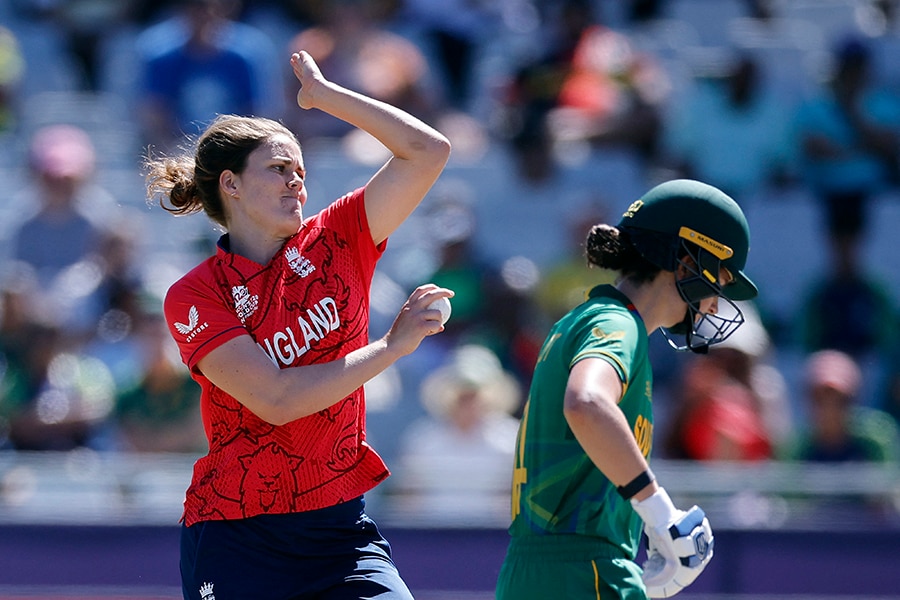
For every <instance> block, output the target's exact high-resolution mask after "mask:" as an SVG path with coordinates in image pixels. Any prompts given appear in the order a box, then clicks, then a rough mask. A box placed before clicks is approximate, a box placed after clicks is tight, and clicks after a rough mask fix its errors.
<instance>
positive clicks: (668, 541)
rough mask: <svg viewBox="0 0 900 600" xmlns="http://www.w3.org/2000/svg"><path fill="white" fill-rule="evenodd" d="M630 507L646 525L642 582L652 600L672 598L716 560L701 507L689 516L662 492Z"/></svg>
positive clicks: (707, 523) (688, 513) (706, 520)
mask: <svg viewBox="0 0 900 600" xmlns="http://www.w3.org/2000/svg"><path fill="white" fill-rule="evenodd" d="M631 505H632V506H633V507H634V510H635V511H636V512H637V514H638V515H639V516H640V517H641V519H643V521H644V532H645V533H646V534H647V542H648V548H647V561H646V562H645V563H644V565H643V569H644V573H643V575H642V577H641V578H642V579H643V581H644V585H645V586H646V587H647V595H648V596H649V597H650V598H669V597H671V596H674V595H675V594H677V593H678V592H680V591H681V590H683V589H684V588H686V587H687V586H689V585H690V584H691V583H693V581H694V580H695V579H697V577H698V576H699V575H700V573H702V572H703V569H705V568H706V565H708V564H709V561H710V560H712V557H713V534H712V529H711V528H710V526H709V519H707V518H706V514H705V513H704V512H703V510H702V509H701V508H700V507H698V506H696V505H695V506H693V507H692V508H691V509H690V510H688V511H687V512H685V511H682V510H678V509H677V508H675V506H674V505H673V504H672V500H671V499H670V498H669V494H668V493H666V491H665V490H664V489H663V488H659V489H658V490H657V491H656V492H655V493H654V494H653V495H652V496H650V497H649V498H646V499H645V500H642V501H640V502H638V501H636V500H634V499H633V498H632V500H631Z"/></svg>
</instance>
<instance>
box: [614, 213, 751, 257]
mask: <svg viewBox="0 0 900 600" xmlns="http://www.w3.org/2000/svg"><path fill="white" fill-rule="evenodd" d="M632 206H634V205H632ZM629 210H631V209H629ZM678 237H680V238H683V239H685V240H687V241H689V242H692V243H694V244H696V245H698V246H700V247H701V248H704V249H705V250H707V251H709V252H710V253H711V254H712V255H713V256H715V257H716V258H718V259H719V260H725V259H727V258H731V257H732V256H733V255H734V250H732V249H731V248H729V247H728V246H726V245H725V244H723V243H721V242H717V241H716V240H714V239H712V238H709V237H706V236H705V235H703V234H702V233H699V232H697V231H694V230H693V229H691V228H690V227H682V228H681V229H679V230H678Z"/></svg>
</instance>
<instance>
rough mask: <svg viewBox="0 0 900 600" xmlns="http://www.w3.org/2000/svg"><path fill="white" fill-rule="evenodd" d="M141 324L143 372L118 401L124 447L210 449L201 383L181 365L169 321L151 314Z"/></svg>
mask: <svg viewBox="0 0 900 600" xmlns="http://www.w3.org/2000/svg"><path fill="white" fill-rule="evenodd" d="M136 329H137V332H136V333H137V339H138V341H139V346H140V351H141V361H140V365H141V367H142V373H141V376H140V377H139V378H138V381H136V382H134V384H133V385H132V386H130V387H129V388H128V389H123V390H120V391H119V393H118V395H117V398H116V406H115V415H114V416H115V422H116V426H117V430H118V434H119V435H120V436H121V438H122V441H121V443H122V446H123V447H124V448H125V449H127V450H131V451H137V452H194V453H197V452H200V451H203V450H205V449H206V438H205V437H204V434H203V425H202V420H201V418H200V387H199V386H198V385H197V384H196V383H195V382H194V380H193V379H191V377H190V374H189V373H188V372H187V371H186V370H185V369H184V368H183V367H182V365H181V363H180V360H179V357H178V348H177V346H176V345H175V343H174V341H173V340H172V338H171V336H169V332H168V329H167V327H166V323H165V320H164V319H163V318H162V315H159V314H147V315H145V316H144V318H143V319H141V320H139V321H138V322H137V324H136Z"/></svg>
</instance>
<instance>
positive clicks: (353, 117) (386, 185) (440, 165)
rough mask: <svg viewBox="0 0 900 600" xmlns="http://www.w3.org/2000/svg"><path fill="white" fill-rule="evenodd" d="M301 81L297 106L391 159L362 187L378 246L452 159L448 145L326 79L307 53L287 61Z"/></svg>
mask: <svg viewBox="0 0 900 600" xmlns="http://www.w3.org/2000/svg"><path fill="white" fill-rule="evenodd" d="M291 66H292V67H293V69H294V75H296V77H297V79H298V80H299V81H300V91H299V92H297V104H299V105H300V107H301V108H303V109H310V108H317V109H319V110H321V111H324V112H326V113H328V114H330V115H332V116H334V117H336V118H338V119H341V120H343V121H346V122H348V123H350V124H351V125H353V126H355V127H358V128H359V129H362V130H363V131H365V132H367V133H369V134H370V135H372V136H373V137H375V138H376V139H377V140H378V141H380V142H381V143H382V144H384V145H385V147H387V149H388V150H389V151H390V152H391V154H392V156H391V158H390V159H388V161H387V162H386V163H385V164H384V166H382V167H381V169H379V171H378V172H377V173H376V174H375V175H374V176H373V177H372V179H371V180H370V181H369V183H368V185H367V186H366V200H365V202H366V216H367V217H368V220H369V228H370V230H371V232H372V239H373V240H374V241H375V243H376V244H379V243H381V242H382V241H384V240H385V239H387V237H388V236H389V235H391V233H393V232H394V230H395V229H397V227H399V226H400V224H401V223H403V221H405V220H406V218H407V217H408V216H409V215H410V214H411V213H412V211H413V210H415V208H416V206H418V205H419V203H420V202H421V201H422V199H423V198H424V197H425V194H426V193H428V190H429V189H431V186H432V185H433V184H434V182H435V181H436V180H437V178H438V176H439V175H440V174H441V171H442V170H443V169H444V166H445V165H446V164H447V159H448V158H449V157H450V142H449V141H448V140H447V138H446V137H444V136H443V135H442V134H441V133H439V132H438V131H436V130H435V129H433V128H432V127H430V126H428V125H426V124H425V123H423V122H422V121H420V120H419V119H417V118H415V117H413V116H412V115H410V114H408V113H406V112H404V111H402V110H400V109H398V108H396V107H394V106H391V105H389V104H386V103H384V102H380V101H378V100H374V99H372V98H369V97H368V96H364V95H362V94H359V93H357V92H354V91H351V90H348V89H346V88H344V87H341V86H339V85H337V84H335V83H332V82H330V81H328V80H327V79H325V77H324V76H323V75H322V73H321V72H320V71H319V68H318V66H317V65H316V63H315V61H313V59H312V57H311V56H310V55H309V54H308V53H306V52H303V51H301V52H299V53H295V54H293V55H292V56H291Z"/></svg>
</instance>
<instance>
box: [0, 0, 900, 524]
mask: <svg viewBox="0 0 900 600" xmlns="http://www.w3.org/2000/svg"><path fill="white" fill-rule="evenodd" d="M898 8H900V2H897V1H896V0H846V1H838V0H832V1H829V2H815V1H808V2H807V1H802V0H655V1H654V0H630V1H628V0H541V1H538V0H498V1H495V2H473V1H471V0H327V1H315V0H291V1H287V0H243V1H241V0H169V1H167V2H166V1H159V0H153V1H150V0H10V1H9V2H5V3H3V6H2V8H0V142H2V146H3V150H2V152H0V170H2V172H3V173H4V174H5V175H6V177H5V181H4V183H5V185H4V190H3V192H2V194H0V267H2V268H0V271H2V272H0V449H3V450H22V451H41V450H70V449H74V448H92V449H95V450H102V451H139V452H186V453H200V452H202V451H203V449H204V445H205V441H204V438H203V434H202V431H201V429H200V427H201V425H200V419H199V414H198V411H199V408H198V396H199V388H198V387H197V386H196V385H195V384H194V383H193V381H191V379H190V378H189V376H188V373H187V371H186V369H185V368H184V366H183V365H182V364H181V363H180V361H179V360H178V356H177V352H176V349H175V347H174V343H173V342H172V340H171V339H169V336H168V334H167V331H166V327H165V323H164V322H163V317H162V314H161V297H162V294H163V293H164V291H165V288H166V286H167V284H168V283H171V282H172V281H174V280H175V279H176V278H177V277H178V276H179V275H180V274H181V271H180V269H182V268H183V266H184V265H190V264H193V263H194V262H196V261H195V260H194V258H193V257H195V256H204V255H205V254H206V253H208V252H210V251H211V248H212V243H213V241H214V239H215V232H214V231H213V230H212V228H211V227H208V228H206V229H204V228H203V227H202V226H199V227H194V228H193V229H191V228H185V227H183V226H182V225H181V224H180V223H176V222H173V221H176V220H175V219H172V218H171V217H169V216H167V215H161V214H160V213H161V212H162V211H160V210H159V209H158V207H151V206H148V205H147V204H146V203H145V202H144V197H143V188H142V180H141V177H140V167H141V157H142V156H143V155H144V153H146V152H151V153H152V152H154V151H164V150H166V149H170V148H172V147H175V146H177V145H179V144H181V143H183V142H184V140H185V135H192V134H195V133H197V132H199V131H200V129H201V128H202V126H203V125H204V124H205V123H207V122H209V120H211V118H212V117H213V116H214V115H216V114H218V113H239V114H254V115H261V116H269V117H273V118H276V119H280V120H282V121H283V122H284V123H286V124H287V125H289V126H290V127H291V128H292V129H293V130H295V131H296V133H297V135H298V137H299V139H300V141H301V143H303V144H304V146H307V145H317V146H320V147H322V148H326V149H329V150H330V153H327V156H330V157H333V159H334V160H339V161H342V162H343V163H348V164H350V163H354V162H357V163H366V162H369V161H371V160H372V156H373V155H377V154H378V153H379V152H381V151H382V150H381V149H380V148H377V147H373V146H372V143H371V140H369V139H366V138H365V137H361V136H360V135H359V132H357V131H353V130H352V128H350V127H349V126H347V125H346V124H344V123H342V122H339V121H336V120H334V119H332V118H330V117H327V116H326V115H323V114H321V113H317V112H315V111H302V110H301V109H299V108H298V107H297V106H296V103H295V101H294V95H295V93H296V81H295V80H294V79H293V77H291V76H290V72H289V64H288V60H287V58H288V56H289V54H290V53H291V52H293V51H296V50H299V49H305V50H307V51H309V52H310V53H311V54H312V55H313V57H314V58H315V59H316V61H317V62H318V64H319V65H320V67H321V68H322V70H323V72H325V73H326V74H327V76H328V78H329V79H331V80H332V81H335V82H338V83H341V84H345V85H347V86H348V87H351V88H354V89H359V90H362V91H364V92H365V93H367V94H369V95H371V96H374V97H376V98H380V99H383V100H385V101H387V102H390V103H392V104H395V105H397V106H400V107H402V108H404V109H405V110H407V111H409V112H411V113H413V114H415V115H417V116H419V117H421V118H422V119H424V120H425V121H427V122H429V123H432V124H434V125H435V126H436V127H437V128H438V129H440V130H441V131H443V132H445V133H446V134H447V135H448V137H450V139H451V142H452V143H453V147H454V155H453V157H452V158H451V164H450V166H449V167H448V171H447V174H446V175H445V176H444V177H443V178H442V180H441V181H440V182H439V184H438V186H436V187H435V189H434V190H433V192H432V193H431V194H430V196H429V198H428V199H427V200H426V202H425V203H424V204H423V206H422V208H421V210H420V211H419V213H418V214H417V215H416V216H415V217H414V218H413V219H411V220H410V223H409V225H408V226H404V227H405V229H404V230H403V231H402V232H399V233H398V235H397V236H396V238H397V239H396V240H392V242H391V245H390V246H389V250H388V252H387V255H386V257H385V260H384V264H383V265H382V267H381V268H380V269H379V274H378V277H376V281H375V289H374V290H373V330H374V331H379V330H380V329H379V328H384V327H387V326H388V325H389V323H384V322H383V321H384V319H385V318H386V315H390V314H392V310H394V309H395V307H396V306H397V305H398V298H400V299H402V298H403V297H405V296H406V293H407V292H408V291H409V290H411V289H412V288H413V287H415V286H416V285H418V284H420V283H424V282H426V281H432V282H434V283H437V284H438V285H441V286H446V287H449V288H451V289H453V290H455V292H456V296H455V297H454V298H453V314H452V317H451V319H450V321H449V322H448V324H447V326H446V331H445V332H444V333H443V334H441V335H440V336H436V337H434V338H431V339H429V340H426V343H425V344H423V346H422V348H421V349H420V350H419V351H418V352H417V353H416V354H414V355H412V356H410V357H408V358H407V359H406V360H405V361H403V362H402V364H400V365H398V367H397V368H395V369H391V370H389V371H387V372H386V373H385V374H384V375H382V376H380V377H378V378H376V379H375V380H373V381H372V382H371V384H369V385H368V386H367V393H368V396H369V437H370V439H371V441H372V443H373V445H374V446H375V447H376V448H378V449H379V450H380V451H381V452H382V453H383V454H384V455H385V456H386V458H387V459H388V462H389V463H391V462H393V464H394V465H395V466H394V471H395V474H396V477H394V478H392V480H391V485H393V486H395V487H396V489H397V490H398V491H403V490H407V491H410V497H412V496H413V494H412V492H421V493H422V497H421V499H420V502H421V503H422V504H423V505H427V506H431V507H436V508H437V509H438V510H440V507H441V506H445V505H448V506H449V505H452V506H456V507H457V508H459V507H460V506H468V505H469V504H470V503H471V502H472V501H473V500H475V499H476V498H487V500H482V501H481V503H480V504H479V506H482V507H485V506H490V507H492V508H491V509H484V510H486V511H487V510H493V507H496V510H497V511H500V512H502V511H505V493H506V489H507V485H506V482H505V481H506V478H508V477H509V474H510V469H511V467H510V465H511V461H512V459H511V457H512V452H513V447H514V440H515V431H516V424H517V419H518V417H519V416H520V415H521V409H522V406H523V403H524V400H525V398H524V396H525V393H526V392H527V389H528V383H529V379H530V373H531V368H532V366H533V364H534V361H535V358H536V356H537V352H538V350H539V348H538V345H539V344H540V342H541V340H543V338H544V335H545V333H546V331H547V330H548V329H549V326H550V324H551V323H552V322H553V321H554V320H555V319H557V318H558V317H559V316H561V315H562V314H563V313H564V312H565V311H567V310H568V309H569V308H571V307H572V306H574V305H575V304H576V303H578V302H580V301H581V299H582V298H583V297H584V293H585V291H586V290H587V289H589V288H590V287H591V286H593V285H595V284H597V283H607V282H611V281H612V280H613V277H614V274H611V273H604V272H602V271H600V270H597V269H589V268H588V267H587V264H586V262H585V260H584V257H583V256H582V254H581V252H582V242H583V241H584V238H585V236H586V234H587V231H588V229H589V226H590V225H591V224H593V223H597V222H607V223H613V224H614V223H615V222H617V221H618V215H619V214H620V212H621V210H622V208H623V207H625V206H627V205H628V204H629V203H630V202H631V201H632V200H633V199H634V198H636V197H637V196H638V195H639V194H640V193H642V192H643V191H644V190H645V189H649V187H651V185H652V184H654V183H656V182H658V181H660V180H662V179H667V178H674V177H692V178H697V179H701V180H703V181H706V182H708V183H711V184H714V185H716V186H718V187H720V188H722V189H723V190H725V191H726V192H728V193H729V194H731V195H732V196H733V197H734V198H735V199H736V200H738V202H740V203H741V204H742V205H743V206H744V207H745V210H746V212H747V214H748V216H749V217H750V218H751V224H752V227H753V230H752V234H753V240H754V242H755V243H757V246H753V247H752V249H751V260H750V264H749V269H750V271H751V273H753V274H754V278H755V279H758V280H762V281H763V282H765V281H768V280H773V281H780V280H779V279H778V277H776V275H777V274H778V273H779V272H781V271H782V270H785V269H786V270H787V272H791V273H793V272H799V273H802V274H803V278H802V279H795V280H789V281H787V286H788V289H777V290H773V291H772V292H773V293H772V295H771V296H770V290H767V289H766V287H765V286H764V285H761V292H760V298H759V302H758V303H757V304H748V305H747V306H745V307H743V310H744V312H745V315H746V316H747V323H746V324H745V325H744V326H743V327H742V328H741V329H740V330H739V331H738V333H737V334H735V335H734V336H732V337H731V338H729V340H728V341H727V342H726V343H724V344H723V345H722V346H721V347H717V348H714V349H713V350H712V351H711V352H710V353H709V354H708V355H693V354H683V355H674V354H670V353H669V349H668V348H664V347H663V346H664V345H665V340H664V339H663V338H662V336H659V337H658V338H657V337H655V336H654V339H653V343H652V345H653V346H655V347H656V350H658V351H660V357H659V358H657V359H655V360H654V364H656V365H659V368H658V371H657V372H656V373H655V377H656V380H657V381H656V388H657V394H656V395H657V398H656V399H655V402H656V404H657V407H656V408H657V423H656V425H655V428H656V432H657V435H656V440H657V442H656V446H655V448H654V455H655V456H658V457H662V458H672V459H685V460H697V461H704V460H736V461H761V460H803V461H819V462H837V461H871V462H891V461H896V460H897V459H898V450H900V447H898V435H897V431H898V423H900V335H898V323H900V303H898V297H897V290H900V272H896V271H895V272H893V273H892V275H893V278H891V277H890V275H891V273H888V275H887V276H885V275H884V270H883V269H880V268H878V267H879V263H880V262H881V261H887V264H896V262H894V263H891V262H890V260H891V257H890V256H887V255H885V254H884V253H881V254H876V256H875V257H874V260H873V256H872V252H871V251H870V250H869V249H870V247H871V246H872V245H873V244H875V245H876V246H877V247H878V248H886V247H887V248H890V245H891V244H892V243H893V240H891V239H886V240H885V239H880V240H879V239H873V238H874V236H875V235H876V233H877V232H879V231H882V230H880V229H879V228H878V227H877V225H878V222H877V218H876V217H874V216H873V214H874V212H873V211H874V210H875V208H874V207H876V206H877V207H881V206H882V205H883V204H884V203H885V202H892V201H893V200H895V199H900V162H898V156H900V155H898V150H900V69H898V68H897V61H896V59H894V58H893V56H895V54H896V52H895V50H896V49H897V48H898V47H900V20H898V17H900V15H898V12H897V11H898ZM375 160H380V157H379V158H376V159H375ZM308 167H309V170H310V180H311V182H315V181H316V177H317V176H316V165H315V164H311V165H308ZM322 171H323V172H325V173H328V168H327V164H322ZM316 185H319V186H320V187H319V188H316ZM351 185H353V183H352V182H351V183H348V182H346V181H330V182H321V183H318V184H317V183H311V184H310V186H311V194H310V196H311V203H310V206H313V207H314V206H315V205H316V204H315V202H316V201H315V200H312V197H313V193H314V192H317V191H318V192H321V193H327V194H330V193H332V190H334V193H335V194H339V193H342V192H343V191H347V190H349V189H350V186H351ZM335 186H337V187H335ZM797 194H799V195H801V196H802V197H803V198H805V199H806V200H807V201H808V203H809V205H810V206H814V207H815V210H814V212H813V213H812V217H813V221H811V222H793V223H784V222H775V221H766V220H765V219H764V218H762V217H760V218H759V219H756V218H754V217H755V215H757V214H768V213H765V212H764V211H763V209H764V208H766V207H770V206H774V205H775V204H776V203H781V202H783V203H791V202H796V200H795V199H794V197H795V196H796V195H797ZM331 199H333V198H331V197H327V198H320V199H319V200H318V201H319V202H320V204H321V205H324V203H326V202H328V201H330V200H331ZM885 199H887V200H885ZM897 205H900V202H897ZM895 212H896V211H895ZM774 214H777V211H776V212H775V213H774ZM892 214H893V213H892ZM192 218H193V219H194V220H195V221H202V220H203V217H200V216H195V217H192ZM770 229H771V230H772V231H776V230H777V231H779V232H785V231H787V232H789V233H788V234H787V236H783V237H787V238H788V239H781V238H778V239H773V237H774V236H773V235H772V234H769V233H768V232H769V230H770ZM807 230H813V231H816V232H821V235H813V236H809V235H806V234H804V231H807ZM794 234H796V237H794ZM804 236H806V237H804ZM803 240H805V242H802V241H803ZM801 243H806V244H807V245H810V244H812V247H805V246H804V247H800V244H801ZM769 244H773V246H771V247H773V248H774V247H776V246H775V245H774V244H779V245H778V246H777V248H778V250H771V248H769V251H767V247H768V245H769ZM757 248H760V249H761V251H762V252H764V254H765V256H771V257H774V258H775V259H777V260H773V261H771V262H754V250H756V249H757ZM807 257H815V262H804V261H805V260H806V259H807ZM767 273H772V274H773V275H772V276H771V277H769V276H767V275H766V274H767ZM775 294H778V295H779V297H784V296H787V297H789V298H790V299H791V300H792V303H790V304H785V303H783V302H782V303H780V304H779V303H775V302H770V300H769V299H770V298H771V297H773V296H774V295H775ZM656 350H654V351H656ZM443 492H447V493H449V494H451V495H444V496H441V497H440V498H438V496H437V495H435V494H438V493H443ZM498 493H499V494H503V495H504V496H503V498H502V499H501V498H499V497H498V496H497V494H498ZM481 494H484V495H485V496H481Z"/></svg>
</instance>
